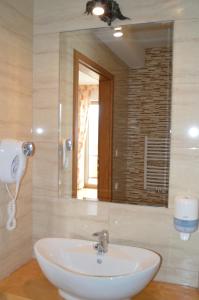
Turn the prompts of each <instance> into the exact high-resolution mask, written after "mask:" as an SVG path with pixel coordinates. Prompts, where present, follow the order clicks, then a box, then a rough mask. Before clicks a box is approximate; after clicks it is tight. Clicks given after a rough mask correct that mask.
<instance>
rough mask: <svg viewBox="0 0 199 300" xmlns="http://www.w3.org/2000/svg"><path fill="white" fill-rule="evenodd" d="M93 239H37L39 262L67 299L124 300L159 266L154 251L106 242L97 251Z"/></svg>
mask: <svg viewBox="0 0 199 300" xmlns="http://www.w3.org/2000/svg"><path fill="white" fill-rule="evenodd" d="M93 245H94V242H91V241H84V240H75V239H60V238H47V239H41V240H39V241H38V242H36V244H35V246H34V251H35V254H36V258H37V260H38V262H39V265H40V267H41V269H42V271H43V273H44V274H45V276H46V277H47V278H48V280H49V281H50V282H51V283H52V284H53V285H55V286H56V287H57V288H58V290H59V293H60V295H61V296H62V297H63V298H64V299H66V300H123V299H125V300H126V299H130V298H131V297H133V296H134V295H136V294H138V293H139V292H140V291H141V290H142V289H144V288H145V287H146V286H147V284H148V283H149V282H150V281H151V280H152V279H153V277H154V276H155V274H156V273H157V271H158V269H159V266H160V256H159V255H158V254H156V253H155V252H152V251H149V250H146V249H142V248H136V247H129V246H120V245H113V244H109V249H108V252H107V253H105V254H104V255H97V253H96V251H95V250H94V248H93Z"/></svg>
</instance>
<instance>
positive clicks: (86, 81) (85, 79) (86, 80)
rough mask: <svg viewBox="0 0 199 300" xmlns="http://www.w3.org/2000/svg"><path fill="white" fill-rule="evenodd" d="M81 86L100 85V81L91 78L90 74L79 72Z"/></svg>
mask: <svg viewBox="0 0 199 300" xmlns="http://www.w3.org/2000/svg"><path fill="white" fill-rule="evenodd" d="M79 84H80V85H98V84H99V80H98V79H96V78H93V77H91V76H89V75H88V74H86V73H84V72H82V71H79Z"/></svg>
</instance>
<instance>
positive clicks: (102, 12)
mask: <svg viewBox="0 0 199 300" xmlns="http://www.w3.org/2000/svg"><path fill="white" fill-rule="evenodd" d="M85 14H87V15H96V16H99V18H100V20H101V21H103V22H106V23H107V24H108V25H109V26H111V24H112V22H113V21H115V20H116V19H119V20H127V19H129V18H127V17H125V16H124V15H123V14H122V12H121V10H120V6H119V4H118V3H117V2H116V1H114V0H92V1H88V2H87V3H86V11H85Z"/></svg>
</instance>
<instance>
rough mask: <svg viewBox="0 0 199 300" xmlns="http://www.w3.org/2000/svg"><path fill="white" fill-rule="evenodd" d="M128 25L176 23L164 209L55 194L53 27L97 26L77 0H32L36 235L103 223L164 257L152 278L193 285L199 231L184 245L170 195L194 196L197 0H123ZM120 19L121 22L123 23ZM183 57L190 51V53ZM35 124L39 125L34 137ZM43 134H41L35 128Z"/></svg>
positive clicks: (86, 230)
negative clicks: (191, 131)
mask: <svg viewBox="0 0 199 300" xmlns="http://www.w3.org/2000/svg"><path fill="white" fill-rule="evenodd" d="M118 2H119V3H120V4H121V8H122V10H123V13H124V15H127V16H129V17H130V18H131V20H130V21H127V22H131V23H142V22H150V21H162V20H174V21H175V24H174V59H173V83H172V120H171V123H172V140H171V168H170V190H169V207H170V208H169V209H166V208H153V207H139V206H134V205H127V204H125V205H122V204H107V203H89V202H84V201H82V202H81V201H79V202H78V201H75V200H73V201H71V200H70V199H68V200H65V199H60V198H59V199H58V190H59V188H58V187H59V186H58V135H59V122H58V118H59V105H58V103H59V101H58V99H59V32H63V31H66V30H68V31H70V30H75V29H83V28H84V29H86V28H93V27H102V26H104V24H103V23H102V22H100V21H98V19H96V18H94V17H88V16H85V15H83V11H84V6H85V3H84V2H83V1H82V0H75V1H72V2H71V1H69V0H65V1H62V0H57V1H54V0H48V1H46V0H35V13H34V15H35V19H34V104H33V105H34V138H35V141H36V147H37V155H36V156H35V159H34V169H33V199H34V200H33V201H34V203H33V210H34V211H33V215H34V240H37V239H38V238H40V237H43V236H50V235H51V236H52V235H56V236H71V237H83V238H88V239H90V238H91V234H92V233H93V232H94V231H95V230H99V229H102V228H108V229H109V230H110V236H111V240H112V241H117V242H118V241H119V242H121V243H126V244H127V243H128V244H133V245H141V246H145V247H148V248H151V249H154V250H157V251H158V252H159V253H160V254H161V255H162V256H163V265H162V268H161V271H160V273H159V277H158V279H161V280H165V281H170V282H177V283H181V284H188V285H191V286H195V287H198V286H199V284H198V273H199V257H198V246H199V233H198V232H197V233H195V234H194V235H193V236H192V238H191V240H190V241H189V242H187V243H185V242H183V241H180V240H179V236H178V234H177V233H176V232H175V230H174V229H173V225H172V215H173V210H172V207H173V199H174V197H175V195H177V194H184V193H186V194H187V193H189V192H190V193H191V194H195V195H196V196H199V185H198V178H199V168H198V164H197V162H198V160H199V150H198V149H199V148H198V143H199V137H196V138H195V139H193V138H191V137H190V136H189V135H188V130H189V128H190V127H192V126H199V119H198V94H199V85H198V82H199V69H198V64H197V63H196V62H197V61H198V48H199V31H198V28H199V2H198V0H192V1H187V0H180V1H179V0H167V1H165V0H143V1H135V0H122V1H118ZM124 23H125V22H124ZM188 54H189V55H188ZM37 128H42V129H44V131H43V134H40V135H39V134H37V131H36V130H37ZM39 132H40V133H41V131H39Z"/></svg>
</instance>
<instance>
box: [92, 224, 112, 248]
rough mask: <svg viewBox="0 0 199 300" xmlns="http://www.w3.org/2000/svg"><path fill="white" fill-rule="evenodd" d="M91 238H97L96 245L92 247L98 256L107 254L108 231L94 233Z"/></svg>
mask: <svg viewBox="0 0 199 300" xmlns="http://www.w3.org/2000/svg"><path fill="white" fill-rule="evenodd" d="M93 236H96V237H98V242H97V244H95V245H94V248H95V249H96V250H97V253H98V254H103V253H106V252H108V243H109V232H108V230H102V231H100V232H95V233H94V234H93Z"/></svg>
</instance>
